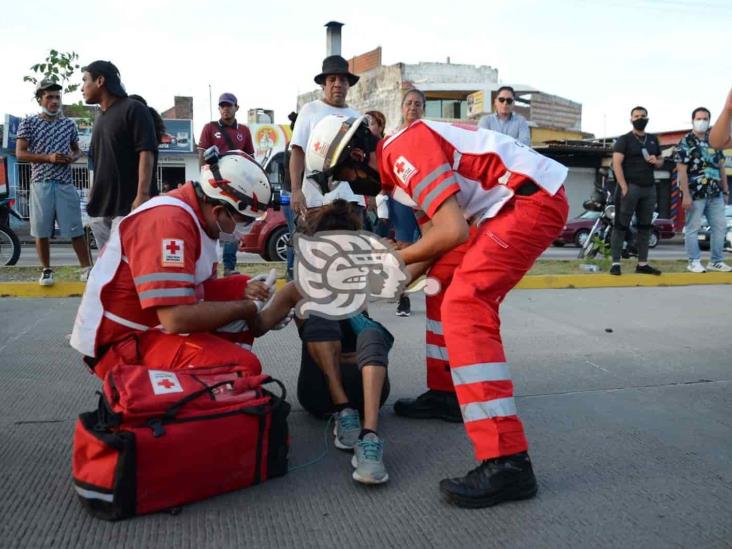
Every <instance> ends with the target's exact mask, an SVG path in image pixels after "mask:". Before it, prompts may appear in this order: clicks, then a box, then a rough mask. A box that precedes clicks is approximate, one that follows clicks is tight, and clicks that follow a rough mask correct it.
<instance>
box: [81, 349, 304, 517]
mask: <svg viewBox="0 0 732 549" xmlns="http://www.w3.org/2000/svg"><path fill="white" fill-rule="evenodd" d="M267 383H275V384H277V385H278V386H279V387H280V390H281V396H275V395H274V394H272V393H270V392H269V391H267V390H266V389H264V388H263V387H262V385H264V384H267ZM103 391H104V392H103V394H102V395H101V396H100V399H99V407H98V409H97V410H95V411H93V412H87V413H85V414H81V415H80V416H79V419H78V421H77V422H76V429H75V432H74V447H73V458H72V469H73V477H74V487H75V489H76V492H77V493H78V495H79V498H80V499H81V502H82V504H83V505H84V506H85V507H86V508H87V510H88V511H89V512H90V513H91V514H92V515H93V516H95V517H98V518H102V519H106V520H118V519H124V518H128V517H131V516H134V515H141V514H144V513H151V512H154V511H160V510H166V509H175V508H176V507H178V506H180V505H183V504H185V503H190V502H193V501H198V500H202V499H205V498H208V497H211V496H214V495H217V494H221V493H224V492H229V491H232V490H237V489H239V488H244V487H246V486H251V485H252V484H258V483H259V482H262V481H263V480H266V479H269V478H272V477H277V476H282V475H284V474H285V473H286V472H287V453H288V450H289V435H288V428H287V415H288V414H289V411H290V405H289V404H288V403H287V402H286V401H285V388H284V386H283V385H282V384H281V383H280V382H279V381H277V380H273V379H271V378H270V377H269V376H265V375H260V376H246V375H245V374H244V373H243V371H242V368H241V367H237V366H230V367H217V368H206V369H195V368H192V369H187V370H175V371H172V370H151V369H148V368H145V367H144V366H136V365H128V364H119V365H117V366H115V367H114V368H113V369H112V370H110V372H109V373H108V374H107V376H106V378H105V382H104V390H103Z"/></svg>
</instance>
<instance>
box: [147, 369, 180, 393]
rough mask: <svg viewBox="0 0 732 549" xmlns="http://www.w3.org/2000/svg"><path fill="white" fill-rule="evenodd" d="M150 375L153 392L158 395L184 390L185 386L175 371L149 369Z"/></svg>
mask: <svg viewBox="0 0 732 549" xmlns="http://www.w3.org/2000/svg"><path fill="white" fill-rule="evenodd" d="M148 375H149V376H150V384H151V385H152V390H153V393H155V394H156V395H167V394H168V393H182V392H183V387H181V384H180V381H179V380H178V376H176V375H175V374H174V373H173V372H166V371H164V370H148Z"/></svg>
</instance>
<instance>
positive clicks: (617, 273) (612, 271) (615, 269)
mask: <svg viewBox="0 0 732 549" xmlns="http://www.w3.org/2000/svg"><path fill="white" fill-rule="evenodd" d="M610 274H611V275H615V276H620V275H621V274H623V273H622V272H621V271H620V265H613V266H612V267H610Z"/></svg>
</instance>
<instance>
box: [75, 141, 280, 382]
mask: <svg viewBox="0 0 732 549" xmlns="http://www.w3.org/2000/svg"><path fill="white" fill-rule="evenodd" d="M270 197H271V187H270V184H269V181H268V180H267V176H266V175H265V173H264V171H263V170H262V168H261V167H260V166H259V165H258V164H257V163H256V162H254V161H253V160H252V159H250V158H249V157H248V156H247V155H245V154H244V153H241V152H230V153H225V154H224V155H223V156H221V158H220V159H218V161H217V159H215V158H214V159H213V160H212V163H211V164H210V165H209V164H206V165H204V166H203V167H202V169H201V177H200V181H198V182H188V183H186V184H185V185H183V186H182V187H180V188H178V189H176V190H174V191H171V192H169V193H167V194H165V195H161V196H158V197H156V198H153V199H151V200H149V201H147V202H145V203H144V204H143V205H142V206H140V207H139V208H137V209H136V210H135V211H134V212H132V213H131V214H129V215H128V216H126V217H125V218H124V219H122V221H121V222H120V223H119V225H118V226H115V228H114V229H113V230H112V233H111V235H110V239H109V241H108V243H107V246H106V248H105V249H104V250H103V252H102V254H101V256H100V257H99V259H98V260H97V263H96V265H95V266H94V268H93V269H92V272H91V274H90V276H89V281H88V282H87V286H86V290H85V292H84V296H83V298H82V300H81V305H80V306H79V311H78V313H77V315H76V321H75V323H74V330H73V333H72V335H71V346H72V347H74V348H75V349H76V350H77V351H79V352H80V353H82V354H83V355H84V357H85V362H86V363H87V364H88V365H89V366H90V367H91V368H92V369H93V370H94V373H95V374H97V375H98V376H99V377H100V378H102V379H104V376H105V374H106V372H107V371H108V370H109V369H110V368H111V367H113V366H114V365H115V364H117V363H119V362H124V363H129V364H141V365H144V366H146V367H148V368H160V369H180V368H187V367H194V366H195V367H207V366H208V367H210V366H216V365H223V364H232V363H234V364H239V365H242V366H247V367H248V368H249V371H250V373H251V374H258V373H259V372H260V370H261V366H260V363H259V360H257V357H256V356H255V355H254V354H253V353H252V352H251V350H250V349H251V344H252V340H253V338H252V335H251V334H250V333H249V332H248V330H247V328H246V323H251V322H252V321H253V320H254V319H255V318H256V315H257V309H258V306H257V304H256V303H255V302H254V301H252V300H255V299H256V300H266V299H267V298H268V296H269V291H268V289H267V286H266V285H265V284H263V283H262V282H251V281H250V280H249V278H248V277H246V276H232V277H228V278H223V279H217V278H216V267H217V255H218V254H217V252H218V241H219V240H226V241H234V240H238V239H239V237H240V234H241V233H242V232H243V231H244V230H245V228H246V225H247V224H249V223H251V222H252V221H254V219H255V218H257V217H259V216H261V215H262V214H264V212H265V211H266V210H267V207H268V205H269V202H270ZM214 332H216V333H214Z"/></svg>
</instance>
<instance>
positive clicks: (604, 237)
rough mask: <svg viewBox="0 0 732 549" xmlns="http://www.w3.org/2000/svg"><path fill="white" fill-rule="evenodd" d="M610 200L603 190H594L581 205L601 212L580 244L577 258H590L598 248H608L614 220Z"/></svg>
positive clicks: (609, 196) (612, 205)
mask: <svg viewBox="0 0 732 549" xmlns="http://www.w3.org/2000/svg"><path fill="white" fill-rule="evenodd" d="M611 202H612V195H611V194H610V193H609V192H608V191H605V192H604V193H603V192H599V191H597V192H594V193H593V194H592V198H590V200H586V201H585V202H584V203H583V204H582V205H583V206H584V208H585V209H586V210H589V211H592V212H602V213H601V214H600V215H599V216H598V218H597V219H596V220H595V223H594V224H593V225H592V228H591V229H590V232H589V234H588V235H587V238H585V241H584V242H583V243H582V246H580V250H579V253H578V254H577V258H578V259H585V258H589V259H592V258H594V257H596V256H597V254H598V253H600V249H601V248H603V247H606V248H607V249H609V248H610V239H611V238H612V234H613V222H614V221H615V205H614V204H612V203H611Z"/></svg>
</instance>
